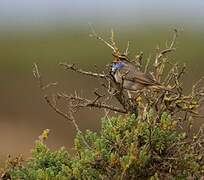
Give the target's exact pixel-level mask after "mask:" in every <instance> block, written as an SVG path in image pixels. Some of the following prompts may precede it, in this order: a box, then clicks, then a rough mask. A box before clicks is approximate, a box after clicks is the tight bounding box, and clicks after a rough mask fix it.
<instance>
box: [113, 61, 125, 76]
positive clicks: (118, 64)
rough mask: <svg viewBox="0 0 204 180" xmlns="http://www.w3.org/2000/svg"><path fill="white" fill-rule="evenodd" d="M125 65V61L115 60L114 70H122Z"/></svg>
mask: <svg viewBox="0 0 204 180" xmlns="http://www.w3.org/2000/svg"><path fill="white" fill-rule="evenodd" d="M124 66H125V63H124V62H123V61H118V62H115V63H114V64H113V65H112V72H113V73H115V72H116V71H118V70H121V69H122V68H123V67H124Z"/></svg>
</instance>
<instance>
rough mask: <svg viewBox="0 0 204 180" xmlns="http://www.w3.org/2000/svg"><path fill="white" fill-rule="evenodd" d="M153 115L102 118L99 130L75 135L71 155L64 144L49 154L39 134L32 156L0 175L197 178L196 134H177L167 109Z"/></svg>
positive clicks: (201, 162)
mask: <svg viewBox="0 0 204 180" xmlns="http://www.w3.org/2000/svg"><path fill="white" fill-rule="evenodd" d="M155 117H156V115H154V112H153V110H150V111H149V112H148V113H147V116H146V119H143V118H142V117H138V118H135V117H134V115H131V116H130V115H126V116H118V117H112V118H110V119H107V118H104V119H103V120H102V128H101V132H100V133H99V134H97V133H95V132H92V131H89V130H87V131H86V132H85V133H84V136H83V138H82V134H81V133H78V134H77V136H76V138H75V150H76V153H75V154H74V155H73V156H70V155H69V153H68V152H67V151H66V150H65V149H64V148H61V149H59V150H57V151H54V152H52V151H51V150H50V149H49V148H48V147H47V146H46V145H45V143H44V139H46V136H45V135H46V133H45V132H44V135H43V136H45V138H44V139H42V138H41V139H40V140H38V141H36V145H35V147H34V149H33V150H32V157H31V158H30V159H29V160H28V161H27V162H26V163H21V162H20V160H19V162H18V163H13V161H10V162H9V161H8V162H7V166H6V169H5V170H4V175H5V174H7V175H8V174H9V176H10V177H11V179H29V180H32V179H33V180H34V179H39V180H41V179H42V180H44V179H60V180H61V179H188V178H192V179H200V178H201V177H202V175H203V173H204V155H203V147H202V146H201V143H202V141H201V139H200V138H201V136H199V135H198V134H197V135H198V136H197V137H194V138H192V139H190V137H187V135H186V133H185V132H184V131H183V132H181V131H180V132H178V130H177V129H178V122H177V120H176V119H172V118H171V116H170V115H168V114H167V113H163V114H162V116H161V119H160V121H159V122H156V121H155ZM202 140H203V139H202ZM84 141H86V143H84ZM87 145H88V147H87ZM12 163H13V164H12Z"/></svg>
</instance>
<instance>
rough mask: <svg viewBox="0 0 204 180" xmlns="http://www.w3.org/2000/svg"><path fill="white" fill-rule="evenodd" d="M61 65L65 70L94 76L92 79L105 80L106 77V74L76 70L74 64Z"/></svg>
mask: <svg viewBox="0 0 204 180" xmlns="http://www.w3.org/2000/svg"><path fill="white" fill-rule="evenodd" d="M60 65H61V66H63V67H64V68H65V69H70V70H72V71H74V72H77V73H80V74H84V75H87V76H92V77H96V78H105V76H106V75H105V74H100V73H94V72H91V71H84V70H82V69H79V68H76V67H75V65H74V64H67V63H60Z"/></svg>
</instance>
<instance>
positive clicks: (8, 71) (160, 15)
mask: <svg viewBox="0 0 204 180" xmlns="http://www.w3.org/2000/svg"><path fill="white" fill-rule="evenodd" d="M203 8H204V1H202V0H194V1H191V0H189V1H186V0H180V1H178V0H171V1H170V0H169V1H162V0H151V1H148V0H143V1H140V0H134V1H132V0H126V1H124V0H111V1H110V0H103V1H95V0H86V1H84V0H29V1H28V0H20V1H19V0H1V1H0V143H1V145H0V162H2V161H3V160H5V158H6V156H7V155H8V154H11V155H17V154H20V153H23V154H24V156H29V153H30V149H31V148H32V147H33V146H34V142H35V140H36V139H37V137H38V136H39V135H40V133H41V132H42V130H43V129H47V128H48V129H51V135H50V138H49V140H48V145H49V146H50V147H51V148H53V149H56V148H58V147H60V146H65V147H67V148H69V149H70V151H71V148H72V147H73V137H74V135H75V131H74V128H73V127H72V125H71V124H69V122H67V121H66V120H65V119H63V118H62V117H59V116H58V115H57V114H56V113H54V112H53V111H52V110H51V109H50V107H48V106H47V104H46V103H45V102H44V100H43V98H42V96H41V92H40V90H39V88H38V87H37V83H36V82H35V81H34V79H33V77H32V64H33V62H37V63H38V64H39V67H40V71H41V72H42V74H43V77H44V79H45V80H46V81H54V82H55V81H57V82H58V83H59V86H58V87H56V88H54V89H53V91H56V90H59V91H61V90H63V91H65V92H67V93H70V92H74V90H77V91H78V92H79V93H81V94H83V95H84V96H87V97H91V93H90V92H91V91H92V90H93V89H94V88H96V87H97V85H98V84H99V83H98V82H97V81H96V80H93V79H89V78H84V77H82V76H80V75H78V74H74V73H71V72H65V71H64V70H63V69H62V68H61V67H60V66H59V65H58V63H59V62H64V61H67V62H70V63H71V62H72V63H76V64H78V65H79V66H80V67H83V68H86V69H88V70H90V69H93V68H94V64H96V65H97V66H98V67H99V69H100V68H104V66H105V64H107V63H109V62H111V60H112V55H111V50H110V49H108V47H107V46H105V45H104V44H102V43H101V42H100V41H97V40H95V39H93V38H90V37H89V33H90V28H89V26H88V23H91V24H93V26H94V27H95V29H96V31H97V32H98V33H99V34H100V35H101V36H102V37H104V38H105V39H107V40H108V39H109V37H110V30H111V28H113V29H114V31H115V33H116V38H117V42H118V45H119V47H120V48H121V49H125V47H126V44H127V41H128V40H130V51H131V52H130V57H133V56H134V55H135V54H136V53H137V52H140V51H143V52H144V59H147V58H148V57H149V56H150V55H151V56H154V54H155V48H156V46H157V45H159V46H160V47H165V43H166V41H167V40H171V37H172V32H173V29H174V28H178V29H182V33H181V35H180V36H179V39H178V43H177V45H176V46H177V48H178V49H177V51H176V53H175V55H174V56H172V57H171V58H172V61H178V62H179V63H184V62H185V63H187V65H188V71H187V74H186V77H185V80H184V82H185V90H186V91H188V89H189V88H190V87H191V85H192V84H193V82H194V81H196V79H199V78H201V77H202V76H203V75H204V72H203V68H204V59H203V57H204V51H203V49H204V21H203V19H204V11H203ZM102 115H103V112H101V111H90V110H87V111H82V112H81V113H80V114H79V115H78V117H77V121H78V124H79V126H80V128H81V129H82V130H83V131H84V130H85V129H91V130H98V129H99V128H100V118H101V116H102ZM202 121H203V119H200V120H199V121H198V123H201V122H202Z"/></svg>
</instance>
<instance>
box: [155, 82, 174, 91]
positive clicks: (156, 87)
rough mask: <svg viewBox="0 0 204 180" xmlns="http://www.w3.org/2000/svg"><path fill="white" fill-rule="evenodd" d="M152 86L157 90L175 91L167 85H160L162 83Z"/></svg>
mask: <svg viewBox="0 0 204 180" xmlns="http://www.w3.org/2000/svg"><path fill="white" fill-rule="evenodd" d="M152 88H153V89H155V90H158V91H160V90H164V91H168V92H172V93H175V91H173V90H172V89H171V88H170V87H166V86H164V85H160V84H159V85H154V86H152Z"/></svg>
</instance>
